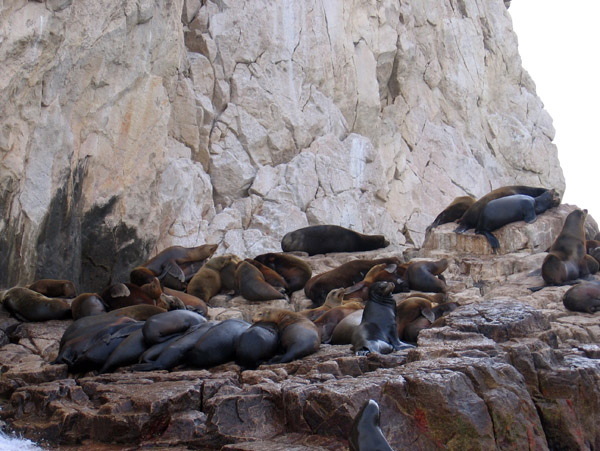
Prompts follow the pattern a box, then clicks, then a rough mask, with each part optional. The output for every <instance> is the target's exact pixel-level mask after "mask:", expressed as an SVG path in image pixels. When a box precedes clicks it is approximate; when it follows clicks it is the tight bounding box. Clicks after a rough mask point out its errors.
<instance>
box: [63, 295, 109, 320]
mask: <svg viewBox="0 0 600 451" xmlns="http://www.w3.org/2000/svg"><path fill="white" fill-rule="evenodd" d="M71 312H72V314H73V319H74V320H78V319H79V318H83V317H84V316H92V315H100V314H102V313H106V306H105V305H104V301H103V300H102V298H101V297H100V296H99V295H98V294H96V293H81V294H80V295H79V296H77V297H76V298H75V299H73V302H71Z"/></svg>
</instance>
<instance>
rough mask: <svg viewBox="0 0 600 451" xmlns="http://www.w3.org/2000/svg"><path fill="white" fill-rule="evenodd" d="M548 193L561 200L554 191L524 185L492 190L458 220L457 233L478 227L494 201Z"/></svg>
mask: <svg viewBox="0 0 600 451" xmlns="http://www.w3.org/2000/svg"><path fill="white" fill-rule="evenodd" d="M547 191H550V192H552V193H553V195H554V196H555V197H557V198H560V197H559V196H558V194H557V193H556V191H554V190H548V189H546V188H536V187H531V186H523V185H513V186H503V187H501V188H497V189H495V190H492V191H490V192H489V193H487V194H486V195H485V196H483V197H482V198H481V199H479V200H478V201H477V202H475V203H474V204H473V205H471V207H469V209H468V210H467V211H466V212H465V214H464V215H463V216H462V217H461V218H460V219H459V220H458V224H459V226H458V227H457V228H456V230H455V231H456V232H458V233H461V232H464V231H466V230H468V229H472V228H475V227H476V226H477V221H479V216H480V215H481V212H482V211H483V209H484V208H485V206H486V205H487V204H488V203H489V202H490V201H492V200H495V199H499V198H501V197H506V196H512V195H513V194H526V195H528V196H532V197H538V196H541V195H542V194H544V193H545V192H547Z"/></svg>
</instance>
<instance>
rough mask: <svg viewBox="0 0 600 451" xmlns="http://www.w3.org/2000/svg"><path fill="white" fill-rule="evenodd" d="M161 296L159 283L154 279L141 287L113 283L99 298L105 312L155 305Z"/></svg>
mask: <svg viewBox="0 0 600 451" xmlns="http://www.w3.org/2000/svg"><path fill="white" fill-rule="evenodd" d="M161 294H162V289H161V287H160V282H159V280H158V278H156V277H155V278H154V279H153V281H152V282H150V283H147V284H145V285H142V286H141V287H138V286H137V285H134V284H132V283H114V284H112V285H110V286H108V287H107V288H105V289H104V290H103V291H102V293H101V295H100V296H101V297H102V300H103V301H104V305H105V306H106V309H107V310H116V309H118V308H122V307H128V306H130V305H138V304H148V305H156V303H157V301H158V300H159V299H160V295H161Z"/></svg>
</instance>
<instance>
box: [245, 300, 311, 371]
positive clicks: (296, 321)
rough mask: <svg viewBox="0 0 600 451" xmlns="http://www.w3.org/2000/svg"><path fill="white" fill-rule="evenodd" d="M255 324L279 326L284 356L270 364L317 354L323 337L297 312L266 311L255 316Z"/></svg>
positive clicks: (270, 361) (276, 357)
mask: <svg viewBox="0 0 600 451" xmlns="http://www.w3.org/2000/svg"><path fill="white" fill-rule="evenodd" d="M252 321H253V322H259V321H265V322H272V323H275V324H276V325H277V329H278V330H279V341H280V343H281V348H282V350H283V354H281V355H277V356H275V357H273V358H272V359H270V360H269V362H268V363H287V362H291V361H292V360H296V359H301V358H302V357H305V356H307V355H309V354H313V353H315V352H317V350H318V349H319V346H320V345H321V335H320V333H319V330H318V328H317V326H315V325H314V323H313V322H312V321H310V320H308V319H306V318H305V317H304V316H302V315H300V314H299V313H297V312H292V311H290V310H283V309H266V310H262V311H260V312H258V313H256V314H255V315H254V318H253V319H252Z"/></svg>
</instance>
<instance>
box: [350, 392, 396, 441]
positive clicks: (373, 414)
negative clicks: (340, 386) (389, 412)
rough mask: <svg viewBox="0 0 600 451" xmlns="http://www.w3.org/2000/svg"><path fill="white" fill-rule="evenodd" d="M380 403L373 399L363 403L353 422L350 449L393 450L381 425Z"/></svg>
mask: <svg viewBox="0 0 600 451" xmlns="http://www.w3.org/2000/svg"><path fill="white" fill-rule="evenodd" d="M379 422H380V414H379V405H378V404H377V402H375V401H374V400H373V399H369V400H368V401H367V402H365V403H364V404H363V406H362V407H361V408H360V410H359V411H358V413H357V414H356V416H355V417H354V421H353V422H352V427H351V428H350V438H349V439H348V444H349V445H350V451H393V450H392V447H391V446H390V445H389V443H388V441H387V440H386V438H385V436H384V435H383V432H382V430H381V428H380V427H379Z"/></svg>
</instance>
